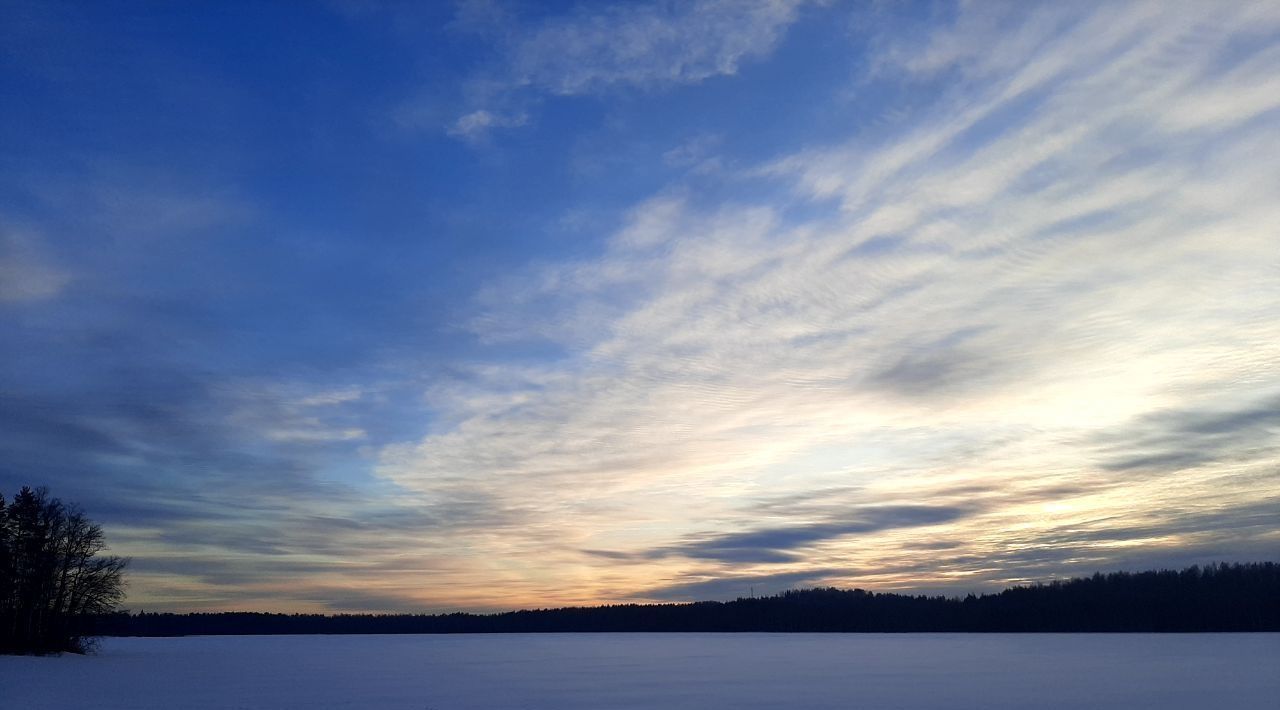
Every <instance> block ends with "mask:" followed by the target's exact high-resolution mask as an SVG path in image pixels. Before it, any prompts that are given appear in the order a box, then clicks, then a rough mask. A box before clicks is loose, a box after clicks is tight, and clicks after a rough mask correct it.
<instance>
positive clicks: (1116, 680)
mask: <svg viewBox="0 0 1280 710" xmlns="http://www.w3.org/2000/svg"><path fill="white" fill-rule="evenodd" d="M0 707H2V708H3V710H42V709H44V708H58V709H61V708H104V709H115V708H131V709H134V708H136V709H146V708H164V709H166V710H169V709H173V708H235V709H247V708H308V709H309V710H311V709H316V708H369V709H375V708H396V709H405V710H409V709H412V710H455V709H459V708H486V709H493V710H496V709H504V708H513V709H514V708H520V709H526V708H528V709H538V708H546V709H547V710H579V709H582V710H587V709H590V710H610V709H613V708H662V709H664V710H670V709H677V708H699V709H714V708H730V709H733V710H740V709H742V708H797V709H801V710H813V709H817V708H842V709H845V708H859V709H867V710H875V709H880V708H884V709H890V708H892V709H897V710H916V709H923V708H946V709H948V710H963V709H964V708H974V709H978V708H981V709H982V710H995V709H999V708H1037V709H1041V710H1043V709H1052V708H1070V709H1071V710H1080V709H1081V708H1125V709H1126V710H1128V709H1130V708H1161V709H1162V710H1181V709H1183V708H1188V709H1189V708H1213V709H1214V710H1228V709H1231V708H1242V709H1243V708H1251V709H1252V708H1280V634H529V635H524V634H510V635H488V634H478V635H457V636H430V635H428V636H407V635H406V636H221V637H219V636H193V637H186V638H167V639H157V638H107V639H103V640H102V645H101V649H100V651H99V653H98V654H97V655H92V656H72V655H65V656H61V657H48V658H33V657H4V656H0Z"/></svg>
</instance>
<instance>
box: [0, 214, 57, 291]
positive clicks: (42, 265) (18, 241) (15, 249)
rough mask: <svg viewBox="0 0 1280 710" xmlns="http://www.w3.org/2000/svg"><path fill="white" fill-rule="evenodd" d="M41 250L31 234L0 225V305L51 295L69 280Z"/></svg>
mask: <svg viewBox="0 0 1280 710" xmlns="http://www.w3.org/2000/svg"><path fill="white" fill-rule="evenodd" d="M40 252H41V249H40V248H39V247H38V246H37V242H36V239H35V238H34V237H33V236H31V235H28V234H24V233H20V232H18V231H16V230H13V229H9V228H6V227H5V225H3V224H0V304H11V303H23V302H28V301H42V300H45V299H49V298H53V297H55V296H57V295H58V294H59V293H60V292H61V291H62V289H63V288H64V287H65V286H66V285H67V284H68V283H69V282H70V281H71V276H70V275H69V274H68V273H67V272H65V271H63V270H61V269H59V268H56V267H54V266H53V265H51V264H50V263H49V262H48V260H47V259H46V258H45V257H44V256H42V255H41V253H40Z"/></svg>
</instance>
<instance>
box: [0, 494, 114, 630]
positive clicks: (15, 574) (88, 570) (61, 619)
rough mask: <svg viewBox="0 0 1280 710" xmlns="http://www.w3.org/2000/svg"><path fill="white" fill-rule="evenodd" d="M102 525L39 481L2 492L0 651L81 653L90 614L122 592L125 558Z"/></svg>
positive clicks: (102, 610)
mask: <svg viewBox="0 0 1280 710" xmlns="http://www.w3.org/2000/svg"><path fill="white" fill-rule="evenodd" d="M105 547H106V543H105V540H104V538H103V534H102V527H101V526H99V525H97V524H95V523H93V522H91V521H90V520H89V519H88V518H86V517H85V516H84V514H83V513H82V512H81V511H80V510H79V509H78V508H77V507H75V506H74V505H65V504H63V502H62V501H60V500H58V499H57V498H50V497H49V495H48V492H47V491H46V490H45V489H43V488H38V489H35V490H32V489H31V488H25V487H24V488H23V489H22V490H21V491H19V492H18V494H17V495H16V496H14V498H13V502H12V503H10V504H9V505H8V506H5V505H4V501H3V497H0V652H7V653H57V652H61V651H73V652H83V651H84V650H85V634H86V633H87V632H88V630H89V628H88V627H89V623H90V622H91V621H92V619H93V617H94V616H96V615H100V614H105V613H109V612H111V611H113V610H114V609H115V608H116V605H117V604H119V603H120V600H121V599H123V597H124V577H123V572H124V568H125V565H126V564H127V563H128V561H127V560H126V559H124V558H121V557H116V556H110V555H100V554H99V553H100V552H102V551H103V550H104V549H105Z"/></svg>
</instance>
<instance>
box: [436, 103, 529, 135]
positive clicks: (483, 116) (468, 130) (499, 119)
mask: <svg viewBox="0 0 1280 710" xmlns="http://www.w3.org/2000/svg"><path fill="white" fill-rule="evenodd" d="M528 122H529V117H528V115H526V114H524V113H519V114H516V115H510V116H507V115H500V114H495V113H493V112H491V111H486V110H484V109H480V110H479V111H472V112H471V113H469V114H467V115H465V116H462V117H461V118H459V119H458V120H457V121H455V122H454V124H453V126H452V127H451V128H449V131H448V133H449V135H451V136H453V137H454V138H463V139H466V140H469V141H476V140H479V139H481V138H483V137H484V136H486V135H488V133H489V131H490V130H492V129H494V128H514V127H516V126H523V125H524V124H526V123H528Z"/></svg>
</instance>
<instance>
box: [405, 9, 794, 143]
mask: <svg viewBox="0 0 1280 710" xmlns="http://www.w3.org/2000/svg"><path fill="white" fill-rule="evenodd" d="M806 1H807V0H745V1H744V0H695V1H693V2H685V3H674V4H673V3H664V2H646V3H617V4H604V5H600V4H592V5H583V6H581V7H579V8H577V9H575V10H573V11H571V12H569V13H566V14H562V15H554V16H550V17H545V18H540V19H536V20H528V21H522V20H521V19H519V18H517V17H515V16H514V15H513V14H511V13H509V12H502V11H498V10H497V9H496V8H495V6H494V5H493V4H492V3H464V4H462V6H461V8H460V12H459V23H458V26H459V27H460V28H464V29H468V30H471V31H476V30H478V29H483V28H486V27H492V26H497V27H499V28H500V30H501V31H500V32H486V33H485V36H486V37H487V38H489V39H490V40H492V41H498V42H499V43H500V50H499V51H500V54H501V59H500V61H499V62H498V65H497V66H496V67H494V68H491V69H490V70H488V71H486V72H485V73H483V74H480V75H477V76H476V77H474V78H473V79H472V80H471V84H470V92H471V94H472V95H473V99H472V103H473V106H472V108H471V109H470V110H468V111H467V112H466V113H465V114H464V115H462V116H461V117H459V118H458V119H457V120H456V121H455V122H454V123H453V124H452V126H451V127H449V128H448V133H449V135H452V136H455V137H458V138H463V139H466V140H471V141H474V140H477V139H478V138H479V137H481V136H482V135H483V134H485V133H487V132H488V131H490V130H492V129H494V128H509V127H513V126H520V125H524V124H525V123H526V122H527V120H528V114H527V112H526V110H525V109H524V108H523V106H524V105H525V104H526V103H527V102H528V101H529V100H530V99H531V98H536V97H539V96H579V95H585V94H594V93H598V92H604V91H612V90H616V89H618V88H633V89H641V90H656V89H662V88H666V87H671V86H678V85H682V84H695V83H698V82H701V81H705V80H707V79H710V78H712V77H717V76H725V75H732V74H735V73H737V71H738V69H739V67H740V66H742V64H743V63H745V62H748V61H750V60H752V59H758V58H761V57H765V56H767V55H769V54H770V53H771V52H772V51H773V50H774V48H775V47H776V46H777V44H778V42H779V41H780V40H781V39H782V37H783V36H784V34H785V33H786V30H787V28H788V26H790V25H791V24H792V23H793V22H795V21H796V19H797V17H798V14H799V10H800V8H801V7H802V6H803V5H804V4H806ZM495 38H501V39H495ZM403 113H404V112H403V111H402V114H403ZM409 113H414V114H416V113H418V112H409Z"/></svg>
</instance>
